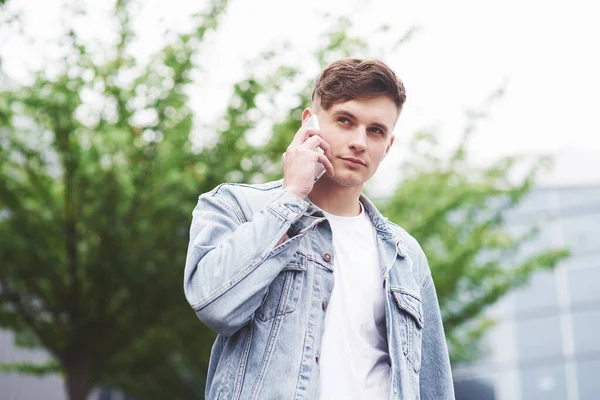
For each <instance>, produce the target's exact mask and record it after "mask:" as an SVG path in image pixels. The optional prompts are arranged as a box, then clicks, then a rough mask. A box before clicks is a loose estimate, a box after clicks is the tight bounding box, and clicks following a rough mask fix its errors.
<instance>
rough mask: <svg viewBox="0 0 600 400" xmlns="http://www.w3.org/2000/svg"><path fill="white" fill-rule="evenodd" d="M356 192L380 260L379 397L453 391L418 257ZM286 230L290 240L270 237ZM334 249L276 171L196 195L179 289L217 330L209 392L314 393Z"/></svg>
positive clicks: (434, 397) (319, 217) (215, 395)
mask: <svg viewBox="0 0 600 400" xmlns="http://www.w3.org/2000/svg"><path fill="white" fill-rule="evenodd" d="M360 201H361V202H362V204H363V206H364V209H365V211H366V213H367V215H368V216H369V218H370V219H371V221H372V223H373V225H374V227H375V230H376V233H377V244H378V248H379V254H380V259H381V274H382V290H385V293H386V304H385V307H386V309H385V316H386V326H387V340H388V346H389V351H390V359H391V375H392V376H391V379H392V385H391V392H390V397H389V398H390V399H400V400H409V399H410V400H414V399H426V400H447V399H454V390H453V385H452V376H451V371H450V362H449V359H448V349H447V346H446V341H445V337H444V328H443V326H442V320H441V317H440V311H439V305H438V300H437V294H436V291H435V287H434V284H433V281H432V278H431V272H430V270H429V266H428V264H427V260H426V258H425V255H424V253H423V251H422V250H421V247H420V246H419V244H418V243H417V241H416V240H415V239H414V238H413V237H411V236H410V235H409V234H408V233H406V231H404V230H403V229H402V228H400V227H398V226H397V225H394V224H393V223H391V222H389V221H388V220H387V219H386V218H384V217H383V216H382V215H381V213H380V212H379V211H378V210H377V209H376V208H375V206H374V205H373V204H372V203H371V202H370V201H369V200H368V199H367V198H366V197H365V196H361V200H360ZM284 234H287V236H288V239H286V240H285V241H284V242H283V243H282V244H280V245H279V246H277V243H278V242H279V240H280V238H281V237H282V236H283V235H284ZM333 255H334V253H333V244H332V234H331V227H330V225H329V223H328V221H327V219H326V218H325V216H324V214H323V212H322V210H320V209H319V208H318V207H317V206H315V205H314V204H312V203H311V202H310V201H308V200H307V201H304V200H302V199H299V198H298V197H296V196H294V195H293V194H292V193H290V192H288V191H287V190H285V189H284V188H283V187H282V181H276V182H270V183H266V184H261V185H243V184H223V185H220V186H218V187H217V188H215V189H214V190H212V191H211V192H209V193H206V194H203V195H201V196H200V198H199V201H198V205H197V206H196V208H195V209H194V211H193V220H192V226H191V229H190V243H189V248H188V253H187V261H186V265H185V277H184V292H185V296H186V298H187V300H188V302H189V303H190V305H191V306H192V308H193V309H194V310H195V311H196V314H197V315H198V318H200V320H201V321H202V322H204V323H205V324H206V325H207V326H208V327H209V328H210V329H212V330H213V331H215V332H217V333H218V336H217V339H216V341H215V343H214V345H213V348H212V353H211V359H210V366H209V371H208V376H207V384H206V399H207V400H216V399H218V400H224V399H227V400H232V399H236V400H237V399H243V400H253V399H261V400H270V399H277V400H282V399H283V400H288V399H289V400H292V399H298V400H299V399H309V400H315V399H318V398H319V349H320V347H321V338H322V335H323V328H324V322H325V313H326V309H327V307H326V303H324V301H326V300H328V299H329V296H330V295H331V289H332V288H333V273H332V270H333V268H335V265H336V264H335V262H336V260H335V258H334V256H333ZM360 295H361V293H356V296H360ZM322 400H329V399H322ZM368 400H376V399H368Z"/></svg>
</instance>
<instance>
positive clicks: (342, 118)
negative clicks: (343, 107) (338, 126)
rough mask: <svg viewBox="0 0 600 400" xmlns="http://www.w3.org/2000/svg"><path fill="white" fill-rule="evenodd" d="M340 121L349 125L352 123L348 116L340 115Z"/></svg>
mask: <svg viewBox="0 0 600 400" xmlns="http://www.w3.org/2000/svg"><path fill="white" fill-rule="evenodd" d="M338 122H341V123H342V124H345V125H348V124H349V123H350V120H349V119H348V118H344V117H340V118H338Z"/></svg>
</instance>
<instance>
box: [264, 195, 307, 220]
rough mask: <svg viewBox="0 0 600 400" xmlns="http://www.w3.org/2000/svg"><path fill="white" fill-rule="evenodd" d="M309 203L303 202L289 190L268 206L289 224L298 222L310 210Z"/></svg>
mask: <svg viewBox="0 0 600 400" xmlns="http://www.w3.org/2000/svg"><path fill="white" fill-rule="evenodd" d="M308 206H309V203H308V202H307V201H305V200H302V199H301V198H300V197H298V196H296V195H295V194H293V193H292V192H290V191H288V190H287V189H282V193H281V194H280V195H279V196H278V197H277V198H276V199H275V200H273V201H271V202H270V203H269V205H268V206H267V207H268V208H270V209H271V210H272V211H274V212H275V213H277V214H278V215H280V216H281V217H283V218H284V219H285V220H286V221H288V222H289V223H293V222H295V221H297V220H298V219H299V218H300V217H301V216H302V214H303V213H304V212H305V211H306V209H307V208H308Z"/></svg>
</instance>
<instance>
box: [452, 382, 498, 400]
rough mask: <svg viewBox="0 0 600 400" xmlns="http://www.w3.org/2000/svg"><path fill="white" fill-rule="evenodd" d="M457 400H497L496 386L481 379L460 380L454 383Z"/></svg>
mask: <svg viewBox="0 0 600 400" xmlns="http://www.w3.org/2000/svg"><path fill="white" fill-rule="evenodd" d="M454 391H455V394H456V400H496V395H495V393H494V385H493V384H492V382H491V381H489V380H487V379H481V378H472V379H460V380H456V381H455V382H454Z"/></svg>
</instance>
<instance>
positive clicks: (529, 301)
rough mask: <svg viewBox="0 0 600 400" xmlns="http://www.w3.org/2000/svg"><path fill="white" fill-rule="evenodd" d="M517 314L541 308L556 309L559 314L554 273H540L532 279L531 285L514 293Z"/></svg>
mask: <svg viewBox="0 0 600 400" xmlns="http://www.w3.org/2000/svg"><path fill="white" fill-rule="evenodd" d="M514 296H515V297H514V299H515V302H514V304H515V309H516V311H517V313H522V312H527V311H531V310H535V309H540V308H549V307H550V308H552V307H553V308H555V309H556V311H555V312H558V309H557V308H556V307H558V294H557V289H556V278H555V276H554V271H540V272H538V273H536V274H535V275H534V276H532V277H531V279H530V281H529V284H528V285H527V286H525V287H524V288H522V289H519V290H516V291H515V292H514Z"/></svg>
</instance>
